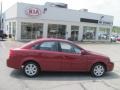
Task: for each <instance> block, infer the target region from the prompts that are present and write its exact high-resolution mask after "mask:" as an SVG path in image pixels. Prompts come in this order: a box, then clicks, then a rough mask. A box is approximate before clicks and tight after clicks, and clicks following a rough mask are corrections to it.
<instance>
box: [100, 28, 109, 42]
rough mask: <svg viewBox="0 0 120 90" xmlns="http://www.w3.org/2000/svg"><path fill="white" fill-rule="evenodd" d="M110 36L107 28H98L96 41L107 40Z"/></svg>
mask: <svg viewBox="0 0 120 90" xmlns="http://www.w3.org/2000/svg"><path fill="white" fill-rule="evenodd" d="M109 36H110V29H109V28H99V33H98V39H99V40H108V39H109Z"/></svg>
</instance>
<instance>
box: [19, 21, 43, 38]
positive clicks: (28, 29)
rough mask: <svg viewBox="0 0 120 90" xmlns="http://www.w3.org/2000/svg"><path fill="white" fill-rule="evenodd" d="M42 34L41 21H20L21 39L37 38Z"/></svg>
mask: <svg viewBox="0 0 120 90" xmlns="http://www.w3.org/2000/svg"><path fill="white" fill-rule="evenodd" d="M42 35H43V24H42V23H25V22H22V23H21V39H37V38H41V37H42Z"/></svg>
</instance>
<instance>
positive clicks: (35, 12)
mask: <svg viewBox="0 0 120 90" xmlns="http://www.w3.org/2000/svg"><path fill="white" fill-rule="evenodd" d="M25 13H26V15H29V16H38V15H41V14H42V13H41V10H40V9H38V8H29V9H27V10H26V11H25Z"/></svg>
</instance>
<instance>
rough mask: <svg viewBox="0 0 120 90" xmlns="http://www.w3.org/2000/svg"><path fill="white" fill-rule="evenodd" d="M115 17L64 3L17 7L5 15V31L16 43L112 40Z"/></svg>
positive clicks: (22, 4) (24, 4)
mask: <svg viewBox="0 0 120 90" xmlns="http://www.w3.org/2000/svg"><path fill="white" fill-rule="evenodd" d="M112 26H113V16H109V15H103V14H96V13H91V12H88V10H87V9H82V10H71V9H68V8H67V5H66V4H63V3H49V2H48V3H46V4H45V5H34V4H26V3H16V4H15V5H13V6H12V7H10V8H9V9H8V10H7V11H6V12H5V13H4V30H5V31H6V32H7V33H8V34H11V35H12V38H15V40H32V39H36V38H40V37H45V38H46V37H54V38H65V39H68V38H70V37H71V38H72V40H76V41H81V40H83V41H105V40H107V41H108V40H110V34H111V29H112Z"/></svg>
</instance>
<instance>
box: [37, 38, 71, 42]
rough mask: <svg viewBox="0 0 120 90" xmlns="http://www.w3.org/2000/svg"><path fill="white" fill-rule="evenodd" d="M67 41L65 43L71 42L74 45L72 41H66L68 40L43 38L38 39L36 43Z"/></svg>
mask: <svg viewBox="0 0 120 90" xmlns="http://www.w3.org/2000/svg"><path fill="white" fill-rule="evenodd" d="M49 40H52V41H65V42H70V43H72V41H69V40H66V39H57V38H41V39H37V40H36V41H49Z"/></svg>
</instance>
